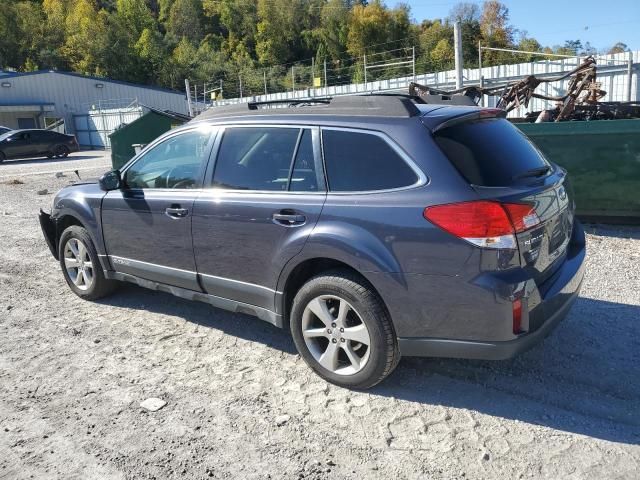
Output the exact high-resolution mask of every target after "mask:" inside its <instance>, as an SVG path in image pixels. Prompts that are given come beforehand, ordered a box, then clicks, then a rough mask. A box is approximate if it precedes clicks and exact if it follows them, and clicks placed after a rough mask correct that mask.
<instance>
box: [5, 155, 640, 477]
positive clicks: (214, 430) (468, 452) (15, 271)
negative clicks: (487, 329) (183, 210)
mask: <svg viewBox="0 0 640 480" xmlns="http://www.w3.org/2000/svg"><path fill="white" fill-rule="evenodd" d="M107 164H108V160H107V159H105V158H103V157H102V155H101V154H95V153H91V154H84V153H83V154H79V155H76V156H75V157H72V158H70V159H69V160H67V161H64V162H51V161H25V162H6V163H5V164H3V165H1V166H0V245H2V247H0V478H2V479H5V478H6V479H13V478H65V479H72V478H82V479H89V478H96V479H97V478H99V479H111V478H136V479H137V478H158V479H160V478H179V477H185V478H193V479H198V478H235V477H240V478H354V479H355V478H358V479H359V478H425V479H427V478H428V479H440V478H442V479H454V478H456V479H462V478H474V479H476V478H498V477H500V478H549V479H557V478H563V479H590V478H593V479H602V478H608V479H609V478H638V477H639V473H638V472H639V463H640V447H639V443H640V340H639V336H638V331H637V329H638V321H639V320H640V293H639V292H640V273H639V268H638V267H639V265H640V229H638V228H635V229H634V228H613V227H606V226H589V227H588V231H589V234H588V250H589V253H588V273H587V278H586V281H585V284H584V287H583V290H582V294H581V297H580V299H579V300H578V301H577V303H576V304H575V306H574V308H573V310H572V311H571V314H570V315H569V317H568V318H567V319H566V320H565V321H564V322H563V323H562V324H561V325H560V326H559V327H558V329H557V330H556V331H555V332H554V333H553V335H552V336H551V337H549V338H548V339H547V340H546V341H544V342H543V343H542V344H541V345H539V346H538V347H536V348H535V349H534V350H532V351H530V352H528V353H526V354H524V355H522V356H520V357H518V358H517V359H514V360H511V361H502V362H482V361H460V360H433V359H403V360H402V362H401V363H400V365H399V367H398V369H397V370H396V371H395V373H394V374H393V375H392V376H391V377H390V378H389V379H388V380H387V381H385V382H384V383H383V384H381V385H379V386H378V387H376V388H374V389H373V390H371V391H369V392H367V393H360V392H353V391H349V390H345V389H341V388H338V387H335V386H332V385H329V384H327V383H325V382H324V381H322V380H321V379H320V378H318V377H317V376H315V375H314V374H312V373H311V372H310V370H309V369H308V368H307V367H306V366H305V365H304V363H303V362H302V360H301V359H300V357H299V356H298V355H297V354H296V353H295V350H294V347H293V343H292V341H291V339H290V337H289V335H288V334H287V333H286V332H283V331H281V330H278V329H277V328H275V327H272V326H271V325H268V324H266V323H263V322H261V321H259V320H257V319H253V318H251V317H246V316H243V315H235V314H230V313H227V312H224V311H221V310H216V309H213V308H212V307H209V306H207V305H205V304H199V303H189V302H187V301H183V300H180V299H177V298H174V297H171V296H169V295H167V294H163V293H158V292H151V291H146V290H143V289H141V288H138V287H134V286H124V287H123V288H122V289H121V290H120V291H119V292H118V293H117V294H116V295H114V296H113V297H110V298H108V299H106V300H104V301H101V302H99V303H89V302H85V301H82V300H80V299H79V298H77V297H75V296H74V295H73V294H72V293H71V291H70V290H69V289H68V288H67V287H66V285H65V283H64V280H63V278H62V274H61V273H60V271H59V268H58V265H57V263H56V262H55V261H54V260H53V258H52V257H51V255H50V253H49V251H48V249H47V247H46V245H45V242H44V240H43V238H42V235H41V233H40V230H39V226H38V222H37V218H36V214H37V211H38V209H39V208H40V207H44V208H45V209H49V208H50V205H51V201H52V193H53V192H55V191H57V190H58V189H59V188H61V187H63V186H64V185H66V184H67V183H69V181H71V180H73V179H74V178H75V175H74V174H70V173H67V174H66V176H64V177H60V178H56V176H55V172H57V171H63V170H64V171H68V170H73V169H76V168H81V169H82V170H81V171H80V174H81V176H83V178H84V177H90V176H92V177H95V176H98V175H99V174H100V173H101V172H103V171H104V170H106V165H107ZM39 172H49V173H43V174H40V173H39ZM14 180H21V181H22V182H24V183H16V182H14ZM45 188H46V189H48V191H49V192H52V193H51V194H45V195H38V194H37V192H38V191H41V190H42V189H45ZM150 398H159V399H161V400H162V401H163V402H160V403H159V405H162V404H163V403H164V402H166V405H164V406H163V407H162V408H160V409H159V410H157V411H155V412H151V411H148V410H145V409H143V408H141V406H140V404H141V402H143V401H145V400H147V399H150ZM152 403H153V402H152Z"/></svg>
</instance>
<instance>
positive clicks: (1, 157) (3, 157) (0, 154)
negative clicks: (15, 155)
mask: <svg viewBox="0 0 640 480" xmlns="http://www.w3.org/2000/svg"><path fill="white" fill-rule="evenodd" d="M6 159H7V156H6V155H5V154H4V152H0V163H2V162H4V161H5V160H6Z"/></svg>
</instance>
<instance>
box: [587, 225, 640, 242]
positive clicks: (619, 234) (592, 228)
mask: <svg viewBox="0 0 640 480" xmlns="http://www.w3.org/2000/svg"><path fill="white" fill-rule="evenodd" d="M584 231H585V232H586V233H589V234H591V235H598V236H601V237H614V238H632V239H635V240H640V228H638V227H637V226H631V225H609V224H601V223H590V224H585V225H584Z"/></svg>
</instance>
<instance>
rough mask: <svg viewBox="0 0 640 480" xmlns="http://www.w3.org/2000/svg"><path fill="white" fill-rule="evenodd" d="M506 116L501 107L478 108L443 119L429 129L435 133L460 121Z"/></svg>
mask: <svg viewBox="0 0 640 480" xmlns="http://www.w3.org/2000/svg"><path fill="white" fill-rule="evenodd" d="M506 116H507V112H506V110H502V109H501V108H482V109H480V108H479V109H477V110H473V111H471V112H467V113H464V114H462V115H458V116H456V117H453V118H450V119H448V120H445V121H444V122H442V123H440V124H439V125H437V126H435V127H434V128H433V129H432V130H431V131H432V132H433V133H436V132H437V131H439V130H444V129H445V128H450V127H453V126H455V125H458V124H460V123H464V122H470V121H472V120H481V119H484V118H504V117H506Z"/></svg>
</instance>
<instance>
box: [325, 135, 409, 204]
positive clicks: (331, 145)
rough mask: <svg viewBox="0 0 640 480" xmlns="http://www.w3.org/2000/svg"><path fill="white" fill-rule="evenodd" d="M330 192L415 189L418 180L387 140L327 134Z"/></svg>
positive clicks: (326, 157) (364, 136) (326, 156)
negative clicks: (414, 185) (412, 187)
mask: <svg viewBox="0 0 640 480" xmlns="http://www.w3.org/2000/svg"><path fill="white" fill-rule="evenodd" d="M322 146H323V149H324V161H325V165H326V168H327V176H328V180H329V189H330V190H332V191H334V192H355V191H368V190H388V189H391V188H400V187H407V186H409V185H413V184H414V183H416V182H417V181H418V176H417V175H416V173H415V172H414V171H413V170H412V169H411V167H409V165H408V164H407V162H405V161H404V160H403V159H402V157H400V155H399V154H398V153H397V152H396V151H395V150H394V149H393V148H392V147H391V145H389V144H388V143H387V142H386V141H385V140H384V139H383V138H381V137H379V136H377V135H372V134H368V133H360V132H347V131H342V130H323V131H322Z"/></svg>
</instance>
